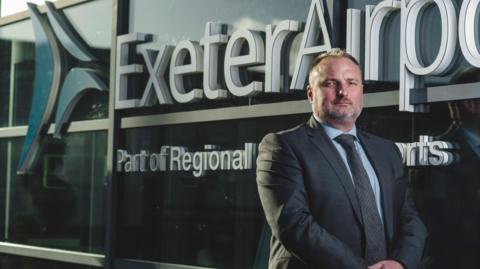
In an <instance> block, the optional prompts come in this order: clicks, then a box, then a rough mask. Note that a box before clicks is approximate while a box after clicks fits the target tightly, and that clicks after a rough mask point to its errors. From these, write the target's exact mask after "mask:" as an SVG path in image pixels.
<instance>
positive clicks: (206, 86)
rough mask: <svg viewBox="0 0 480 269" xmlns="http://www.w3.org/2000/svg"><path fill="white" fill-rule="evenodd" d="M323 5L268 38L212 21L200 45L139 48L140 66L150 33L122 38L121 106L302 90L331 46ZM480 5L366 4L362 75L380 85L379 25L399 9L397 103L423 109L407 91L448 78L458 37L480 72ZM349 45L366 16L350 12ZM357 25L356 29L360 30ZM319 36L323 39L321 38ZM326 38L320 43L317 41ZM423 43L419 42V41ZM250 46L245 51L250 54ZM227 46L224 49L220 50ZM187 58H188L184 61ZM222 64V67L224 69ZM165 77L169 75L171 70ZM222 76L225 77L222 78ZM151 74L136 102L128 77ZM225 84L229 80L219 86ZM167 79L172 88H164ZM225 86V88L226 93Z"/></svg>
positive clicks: (469, 1) (271, 29)
mask: <svg viewBox="0 0 480 269" xmlns="http://www.w3.org/2000/svg"><path fill="white" fill-rule="evenodd" d="M321 2H322V1H320V0H312V2H311V5H310V9H309V11H308V15H307V18H306V22H305V23H303V22H300V21H296V20H284V21H281V22H279V23H278V24H276V25H272V24H270V25H267V26H266V29H265V33H262V32H259V31H253V30H248V29H238V30H236V31H235V32H233V33H230V32H231V31H230V29H231V27H230V26H229V25H227V24H223V23H219V22H207V23H206V26H205V35H204V36H203V38H201V40H200V42H197V41H190V40H183V41H180V42H179V43H178V44H176V46H175V47H173V46H171V45H168V44H159V45H158V49H147V48H142V49H140V53H141V54H142V55H143V59H144V64H143V63H134V62H133V61H132V60H131V59H130V58H129V55H130V54H129V52H132V51H131V50H135V51H137V48H136V45H137V44H140V43H145V42H149V40H151V36H150V35H149V34H142V33H130V34H126V35H122V36H118V42H117V46H118V47H117V74H116V109H127V108H135V107H145V106H151V105H153V104H154V103H155V102H158V103H159V104H160V105H162V104H172V103H173V102H174V101H176V102H178V103H188V102H194V101H198V100H200V99H202V98H207V99H223V98H227V97H229V96H240V97H241V96H251V95H255V94H258V93H260V92H287V91H289V90H301V89H303V88H304V86H305V81H306V78H307V75H308V67H309V64H310V62H311V60H312V57H313V56H314V55H315V54H318V53H321V52H324V51H327V50H329V49H331V41H330V40H331V39H330V34H329V32H328V30H327V29H329V27H328V23H329V21H328V20H326V19H325V18H328V16H326V15H327V14H326V13H325V12H327V11H326V9H324V8H323V6H322V4H321ZM479 3H480V2H479V1H474V0H464V1H463V2H462V4H461V6H460V11H459V14H458V19H457V11H456V8H455V5H454V4H453V3H452V1H451V0H435V1H417V0H411V1H406V0H403V1H392V0H390V1H382V2H380V3H379V4H377V5H375V6H373V5H372V6H371V5H367V6H366V7H365V29H364V33H365V34H364V36H365V39H364V40H365V42H364V48H365V51H364V55H365V56H364V59H365V60H364V61H363V62H364V73H365V79H366V80H381V79H382V78H381V77H379V70H378V66H379V59H380V58H381V55H380V51H381V46H380V44H381V41H380V36H381V34H382V33H381V31H384V30H385V29H386V28H385V27H382V23H384V21H385V20H386V17H387V15H388V14H390V13H392V12H401V22H400V33H399V40H400V51H399V52H398V53H399V54H400V74H399V76H398V77H399V84H400V85H399V96H400V97H399V98H400V100H399V103H400V110H402V111H417V110H419V109H420V107H419V106H413V105H411V104H410V89H412V88H419V87H423V78H424V76H427V75H432V76H433V75H436V76H438V75H445V74H446V73H448V72H449V71H450V70H449V69H450V68H449V67H450V66H451V64H452V63H453V62H455V61H454V57H455V55H456V52H457V51H458V48H457V45H456V44H457V40H458V41H459V42H458V43H459V44H460V50H461V53H462V54H463V56H464V57H465V59H466V61H467V62H468V63H470V64H471V65H472V66H475V67H480V50H479V47H478V44H477V43H476V36H477V34H476V32H475V28H476V27H475V25H476V19H475V15H476V13H477V9H478V8H479ZM428 5H436V8H438V10H439V18H440V20H441V24H440V25H439V27H440V28H441V38H440V39H439V42H440V44H439V49H438V52H437V55H436V57H435V59H434V60H433V61H432V62H431V63H430V64H428V65H425V64H424V63H423V61H422V58H423V57H422V55H421V50H419V49H418V47H417V44H420V43H421V40H419V36H418V35H417V34H416V32H418V31H417V30H419V28H420V27H422V24H421V21H422V16H424V14H425V13H424V12H422V10H423V9H424V8H425V7H426V6H428ZM346 12H347V25H349V26H351V27H347V31H346V35H347V37H346V40H347V44H346V47H347V51H349V52H350V53H352V54H353V55H354V56H355V57H357V59H360V47H361V41H360V31H361V30H360V25H361V16H362V15H361V11H360V10H356V9H348V10H347V11H346ZM355 27H357V28H355ZM299 33H303V36H302V39H301V43H300V46H299V50H298V53H297V60H296V63H295V67H294V72H293V75H292V78H291V79H290V75H289V72H288V66H286V64H285V63H287V62H288V61H285V59H286V57H289V53H285V51H286V50H285V48H290V46H291V44H292V42H293V39H294V38H293V37H295V36H296V35H297V34H299ZM318 36H321V37H322V38H317V37H318ZM318 40H321V41H318ZM420 45H421V44H420ZM221 46H226V48H225V56H224V59H219V55H220V54H219V49H220V47H221ZM245 47H247V48H248V49H245ZM222 48H223V47H222ZM187 59H189V60H187ZM259 65H260V66H264V70H265V76H264V77H265V79H264V81H256V80H253V81H245V80H244V79H242V72H244V69H245V68H246V67H251V66H259ZM222 66H223V70H222ZM167 70H169V71H168V74H166V71H167ZM220 72H223V74H221V73H220ZM140 73H148V75H149V79H148V82H147V84H146V87H145V89H144V90H143V94H142V96H141V98H132V97H131V94H129V92H130V91H132V90H133V89H129V83H128V80H129V79H131V76H132V75H135V74H140ZM200 73H203V86H202V87H201V88H200V87H198V88H188V86H187V85H185V83H184V78H188V76H189V75H192V74H200ZM220 79H223V80H224V81H220ZM167 80H168V82H169V83H168V84H167ZM221 85H226V88H225V89H223V88H222V86H221Z"/></svg>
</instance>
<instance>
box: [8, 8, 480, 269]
mask: <svg viewBox="0 0 480 269" xmlns="http://www.w3.org/2000/svg"><path fill="white" fill-rule="evenodd" d="M478 9H479V8H478V1H469V0H463V1H462V0H456V1H448V0H438V1H413V0H412V1H362V0H361V1H353V0H352V1H323V0H300V1H299V0H295V1H293V0H276V1H269V0H247V1H233V0H201V1H200V0H181V1H179V0H131V1H128V0H125V1H122V0H90V1H88V0H59V1H57V2H55V3H54V4H47V5H45V6H36V5H30V6H29V10H28V11H25V12H21V13H18V14H14V15H11V16H8V17H3V18H0V48H1V49H0V268H35V269H38V268H59V269H60V268H69V269H70V268H79V269H80V268H82V269H83V268H112V269H113V268H115V269H126V268H129V269H131V268H185V269H186V268H267V262H268V252H269V237H270V231H269V228H268V226H267V225H266V221H265V217H264V215H263V212H262V209H261V206H260V202H259V197H258V193H257V187H256V183H255V159H256V151H257V145H258V143H259V141H260V140H261V139H262V137H263V136H264V135H266V134H267V133H269V132H274V131H279V130H283V129H287V128H290V127H293V126H295V125H298V124H300V123H302V122H305V121H306V120H307V119H308V118H309V117H310V114H311V112H310V111H311V108H310V105H309V103H308V102H307V101H306V91H305V86H306V76H307V68H308V65H309V64H310V61H311V59H312V57H313V56H314V55H315V54H318V53H321V52H322V51H325V50H328V49H329V48H333V47H340V48H345V49H347V51H349V52H351V53H352V54H353V55H354V56H355V57H357V59H358V60H359V62H360V63H361V66H362V68H363V71H364V73H365V78H364V80H365V81H364V85H365V86H364V91H365V94H364V96H365V104H364V110H363V112H362V116H361V118H360V119H359V121H358V127H359V128H362V129H364V130H367V131H369V132H372V133H374V134H377V135H380V136H384V137H387V138H389V139H391V140H394V141H395V142H397V146H398V147H399V149H400V151H401V152H402V154H403V157H404V162H405V168H406V171H407V172H408V175H409V180H410V184H411V186H412V189H413V193H414V198H415V203H416V205H417V208H418V209H419V212H420V215H421V217H422V219H423V220H424V222H425V223H426V225H427V228H428V230H429V237H428V240H427V246H426V249H425V253H424V258H423V260H422V268H435V269H438V268H479V267H480V256H479V255H478V254H479V252H480V232H479V231H480V229H479V227H480V177H479V173H478V172H479V171H477V170H478V169H479V167H480V159H479V158H480V101H479V99H478V98H480V84H479V81H480V75H479V74H480V73H479V72H478V70H477V69H476V68H479V67H480V53H479V49H478V47H479V46H478V29H477V27H475V26H474V25H477V24H478V21H477V17H478V13H479V12H478Z"/></svg>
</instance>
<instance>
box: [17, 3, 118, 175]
mask: <svg viewBox="0 0 480 269" xmlns="http://www.w3.org/2000/svg"><path fill="white" fill-rule="evenodd" d="M45 4H46V7H47V16H46V17H45V16H43V15H42V14H40V12H39V10H38V7H37V5H35V4H32V3H29V4H28V9H29V12H30V17H31V20H32V24H33V29H34V33H35V80H34V90H33V99H32V106H31V110H30V115H29V119H28V131H27V135H26V136H25V140H24V143H23V148H22V151H21V153H20V160H19V164H18V168H17V173H18V174H28V173H31V168H32V166H33V164H34V163H35V161H36V157H37V155H38V151H39V148H40V146H41V144H42V141H43V139H44V138H45V136H46V135H47V133H48V129H49V127H50V124H51V123H52V121H51V119H52V118H53V112H54V108H55V107H56V110H55V116H54V123H55V129H54V134H53V136H54V137H55V138H61V137H62V134H63V133H64V132H65V129H66V128H67V125H68V122H69V118H70V115H71V113H72V111H73V109H74V108H75V106H76V104H77V103H78V101H79V100H80V98H81V97H82V96H83V95H84V94H85V93H87V92H88V91H92V90H94V91H107V90H108V88H107V86H106V84H105V83H104V80H103V79H102V75H101V73H100V72H99V70H98V69H95V68H91V67H87V68H84V67H78V65H80V64H78V63H92V64H90V65H87V66H95V62H97V61H98V60H97V57H95V55H96V53H95V50H94V49H92V48H91V47H89V46H88V45H87V43H86V42H85V41H84V40H83V39H82V38H81V37H80V35H79V34H78V33H77V32H76V31H75V29H74V28H73V26H72V25H71V24H70V22H69V21H68V19H67V18H66V17H65V15H64V14H63V13H61V12H59V11H58V10H57V9H56V8H55V6H54V5H53V3H51V2H46V3H45ZM68 55H70V56H71V57H70V58H73V59H75V60H76V61H68V60H67V58H68V57H69V56H68ZM70 62H76V63H77V66H71V65H69V63H70ZM84 65H85V64H84Z"/></svg>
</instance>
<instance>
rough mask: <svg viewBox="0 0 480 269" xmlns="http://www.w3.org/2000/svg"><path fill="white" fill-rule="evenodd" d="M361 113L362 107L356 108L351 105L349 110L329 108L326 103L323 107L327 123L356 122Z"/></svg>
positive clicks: (323, 115)
mask: <svg viewBox="0 0 480 269" xmlns="http://www.w3.org/2000/svg"><path fill="white" fill-rule="evenodd" d="M361 112H362V108H361V107H354V106H353V105H350V107H349V108H348V109H347V108H342V107H335V106H333V107H331V108H329V107H328V106H327V104H325V103H324V104H323V105H322V118H323V119H324V120H325V121H326V122H339V123H348V122H355V120H356V119H357V118H358V116H360V113H361Z"/></svg>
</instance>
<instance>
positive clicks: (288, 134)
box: [265, 123, 307, 140]
mask: <svg viewBox="0 0 480 269" xmlns="http://www.w3.org/2000/svg"><path fill="white" fill-rule="evenodd" d="M306 125H307V124H306V123H301V124H298V125H296V126H293V127H291V128H289V129H284V130H280V131H276V132H272V133H268V134H267V135H265V137H269V136H273V137H277V138H280V139H287V140H288V139H291V138H295V137H298V136H299V135H303V134H305V128H306Z"/></svg>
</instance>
